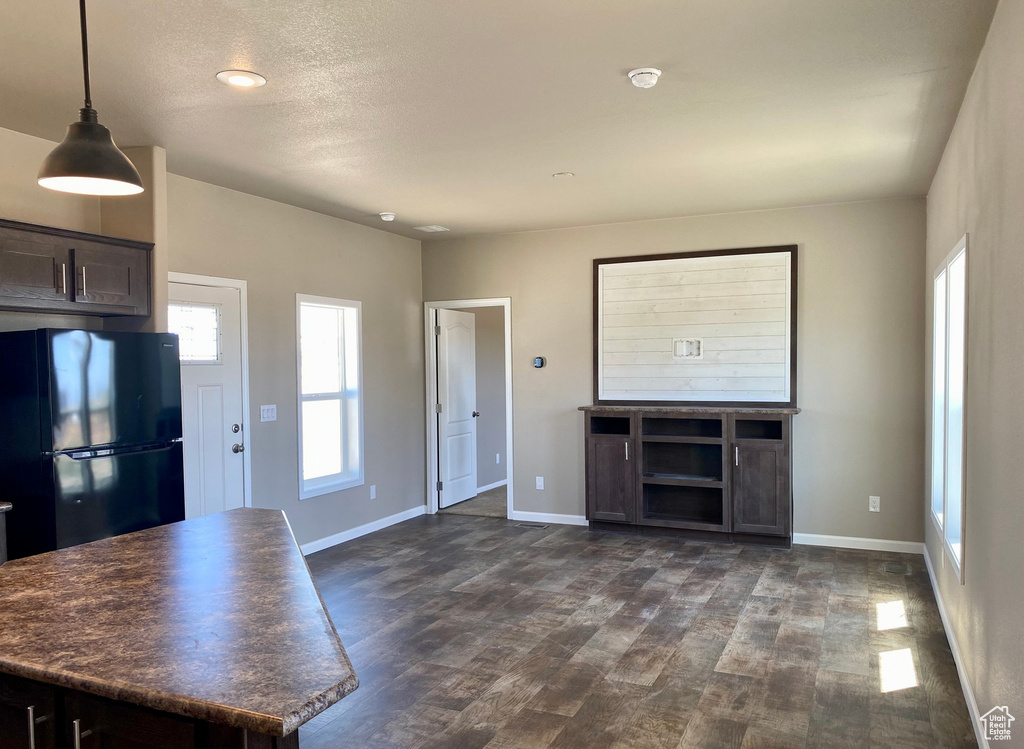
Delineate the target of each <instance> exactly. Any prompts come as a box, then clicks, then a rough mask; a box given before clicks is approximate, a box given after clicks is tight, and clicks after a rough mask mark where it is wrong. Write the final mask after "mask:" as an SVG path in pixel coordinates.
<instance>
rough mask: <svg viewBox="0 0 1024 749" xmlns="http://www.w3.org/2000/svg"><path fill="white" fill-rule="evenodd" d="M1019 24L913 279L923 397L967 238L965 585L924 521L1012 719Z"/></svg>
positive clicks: (988, 684) (978, 107)
mask: <svg viewBox="0 0 1024 749" xmlns="http://www.w3.org/2000/svg"><path fill="white" fill-rule="evenodd" d="M1021 29H1024V0H1002V2H1001V3H1000V4H999V7H998V9H997V11H996V15H995V18H994V19H993V21H992V27H991V29H990V31H989V37H988V41H987V42H986V44H985V48H984V50H983V51H982V54H981V57H980V59H979V60H978V66H977V69H976V70H975V72H974V77H973V79H972V80H971V85H970V87H969V88H968V90H967V96H966V98H965V99H964V103H963V107H962V109H961V110H960V116H959V119H958V120H957V123H956V127H955V128H954V129H953V134H952V135H951V136H950V139H949V143H948V145H947V146H946V151H945V154H944V155H943V157H942V162H941V164H940V166H939V169H938V172H937V173H936V175H935V180H934V181H933V182H932V186H931V191H930V192H929V193H928V255H927V263H926V268H925V277H924V279H923V281H921V282H920V283H922V284H923V291H924V292H925V294H926V302H925V308H924V309H925V312H926V313H927V318H928V327H927V332H926V333H925V338H924V340H925V342H926V346H927V351H928V360H927V366H926V368H925V370H924V372H923V377H924V383H925V384H926V385H927V389H928V395H927V397H928V398H929V399H930V389H931V373H930V368H931V305H932V276H933V274H934V271H935V269H936V268H937V267H938V265H939V263H940V262H941V261H942V259H943V258H944V257H945V256H946V255H947V254H948V253H949V251H950V250H952V249H953V246H954V245H955V244H956V242H957V241H958V240H959V239H960V238H961V237H962V236H963V235H964V234H969V235H970V236H969V249H968V261H967V262H968V275H969V280H968V284H969V291H968V293H969V302H968V304H969V310H968V314H969V322H968V326H969V328H968V344H967V346H968V354H967V355H968V364H967V378H968V383H967V458H966V463H967V465H966V468H967V492H966V502H967V509H966V514H965V525H966V530H967V538H966V541H965V545H964V555H965V562H964V574H965V576H966V581H965V584H964V585H962V586H961V585H960V584H959V582H958V581H957V579H956V577H955V575H954V574H953V572H952V570H951V569H950V566H949V564H948V562H947V561H946V560H945V558H944V553H943V551H942V547H941V543H940V541H939V536H938V534H937V532H936V530H935V526H934V525H933V524H932V522H931V520H930V519H929V520H927V521H926V523H925V529H926V531H927V533H926V535H927V544H928V553H929V555H930V557H931V559H932V562H933V566H935V567H936V575H937V577H938V583H939V591H940V592H941V595H942V598H943V601H944V603H945V605H946V609H947V611H948V613H949V616H950V619H951V622H952V629H953V633H954V635H955V637H956V640H957V642H958V644H959V647H960V649H961V652H962V654H963V659H964V664H965V667H966V670H967V676H968V679H969V681H970V683H971V686H972V688H973V691H974V694H975V696H976V697H977V701H978V707H979V708H980V710H981V712H982V713H985V712H987V711H988V709H989V708H991V707H992V706H993V705H996V704H999V705H1008V706H1010V711H1011V712H1013V709H1014V706H1016V707H1017V710H1018V712H1016V713H1015V714H1016V716H1017V717H1018V719H1020V718H1021V717H1022V716H1021V713H1020V710H1024V650H1022V649H1021V646H1020V635H1021V632H1022V629H1024V588H1022V587H1021V584H1020V573H1021V570H1022V569H1024V546H1022V544H1021V529H1022V528H1024V502H1022V501H1021V487H1022V486H1024V462H1022V460H1021V434H1022V429H1024V397H1022V395H1021V392H1022V391H1021V371H1022V368H1024V335H1022V334H1021V330H1022V327H1024V208H1022V207H1024V139H1022V138H1021V123H1022V122H1024V45H1022V44H1021ZM929 428H930V425H929ZM922 502H923V503H926V502H927V498H926V497H925V498H923V499H922ZM925 506H926V507H927V505H926V504H925ZM1017 725H1021V721H1020V720H1018V723H1017ZM1019 731H1024V729H1018V728H1017V727H1014V728H1013V732H1014V734H1017V733H1018V732H1019ZM1017 742H1020V739H1019V738H1018V739H1017ZM1013 745H1014V746H1017V745H1018V743H1014V744H1013Z"/></svg>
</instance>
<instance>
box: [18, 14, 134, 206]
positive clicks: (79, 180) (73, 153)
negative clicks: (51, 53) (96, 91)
mask: <svg viewBox="0 0 1024 749" xmlns="http://www.w3.org/2000/svg"><path fill="white" fill-rule="evenodd" d="M79 9H80V11H81V19H82V69H83V72H84V74H85V106H84V107H83V108H82V109H81V121H80V122H72V123H71V124H70V125H68V132H67V135H65V136H64V140H63V141H62V142H61V144H60V145H59V146H57V147H56V148H55V149H53V151H51V152H50V155H49V156H47V157H46V160H45V161H44V162H43V165H42V167H40V169H39V177H38V178H37V181H38V182H39V184H40V185H42V186H43V187H45V188H48V189H50V190H58V191H60V192H71V193H77V194H79V195H137V194H138V193H140V192H142V191H143V190H144V189H145V188H144V187H143V186H142V177H140V176H139V171H138V170H137V169H136V168H135V165H134V164H132V162H131V160H130V159H129V158H128V157H127V156H125V155H124V154H123V153H122V152H121V150H120V149H119V148H118V147H117V146H116V145H114V139H113V138H112V137H111V136H110V131H109V130H107V128H105V127H103V125H101V124H100V123H99V121H98V120H97V117H96V110H95V109H93V108H92V95H91V92H90V86H89V40H88V34H87V31H86V25H85V0H79Z"/></svg>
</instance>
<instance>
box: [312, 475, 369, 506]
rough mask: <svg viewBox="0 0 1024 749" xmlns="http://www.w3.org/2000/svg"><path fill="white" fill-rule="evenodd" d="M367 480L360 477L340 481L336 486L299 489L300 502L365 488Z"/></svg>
mask: <svg viewBox="0 0 1024 749" xmlns="http://www.w3.org/2000/svg"><path fill="white" fill-rule="evenodd" d="M365 483H366V480H365V479H364V478H363V477H362V476H360V477H359V478H357V479H349V480H348V481H339V482H338V483H336V484H326V485H324V486H317V487H315V488H313V489H301V488H300V489H299V501H300V502H301V501H302V500H304V499H313V498H314V497H322V496H323V495H325V494H334V493H335V492H341V491H345V490H346V489H354V488H356V487H357V486H363V485H364V484H365Z"/></svg>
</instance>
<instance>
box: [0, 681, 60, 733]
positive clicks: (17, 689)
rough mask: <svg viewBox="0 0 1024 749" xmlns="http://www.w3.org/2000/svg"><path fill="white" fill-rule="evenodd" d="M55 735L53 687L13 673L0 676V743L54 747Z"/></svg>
mask: <svg viewBox="0 0 1024 749" xmlns="http://www.w3.org/2000/svg"><path fill="white" fill-rule="evenodd" d="M55 739H56V720H55V717H54V690H53V688H52V687H48V686H46V685H45V684H39V683H37V682H34V681H28V680H26V679H19V678H17V677H14V676H0V746H2V747H3V748H4V749H30V748H31V747H34V748H35V749H53V747H54V746H56V741H55Z"/></svg>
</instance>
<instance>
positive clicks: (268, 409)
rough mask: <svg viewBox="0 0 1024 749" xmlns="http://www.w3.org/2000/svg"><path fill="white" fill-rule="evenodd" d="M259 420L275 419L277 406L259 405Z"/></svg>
mask: <svg viewBox="0 0 1024 749" xmlns="http://www.w3.org/2000/svg"><path fill="white" fill-rule="evenodd" d="M260 421H277V406H260Z"/></svg>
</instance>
